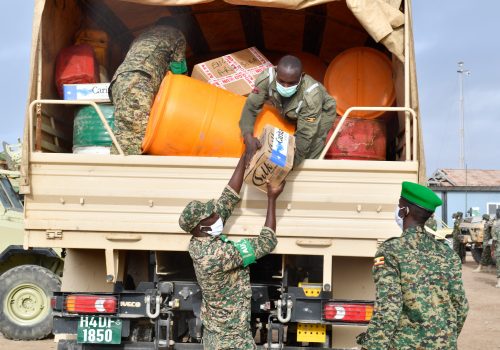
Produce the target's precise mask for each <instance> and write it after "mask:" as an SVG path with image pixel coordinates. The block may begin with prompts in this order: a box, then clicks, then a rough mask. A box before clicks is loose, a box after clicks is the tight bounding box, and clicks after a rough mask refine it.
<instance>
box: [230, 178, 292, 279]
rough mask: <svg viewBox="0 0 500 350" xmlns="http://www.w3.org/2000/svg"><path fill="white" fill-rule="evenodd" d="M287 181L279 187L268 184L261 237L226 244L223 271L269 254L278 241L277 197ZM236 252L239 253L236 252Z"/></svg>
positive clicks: (245, 264) (247, 263)
mask: <svg viewBox="0 0 500 350" xmlns="http://www.w3.org/2000/svg"><path fill="white" fill-rule="evenodd" d="M284 187H285V183H284V182H283V183H282V184H280V185H279V186H278V187H273V186H271V185H269V184H268V186H267V198H268V200H267V215H266V222H265V224H264V227H263V228H262V230H261V231H260V235H259V237H256V238H250V239H242V240H241V241H238V242H232V244H226V245H225V250H226V253H225V254H221V256H222V259H221V262H220V263H221V265H222V270H223V271H229V270H232V269H234V268H236V267H240V266H244V267H246V266H248V265H249V264H251V263H253V262H255V260H257V259H260V258H261V257H263V256H265V255H267V254H269V253H270V252H272V251H273V249H274V248H275V247H276V244H277V243H278V241H277V239H276V233H275V231H276V199H277V198H278V196H279V195H280V194H281V192H283V188H284ZM236 252H237V253H238V254H236Z"/></svg>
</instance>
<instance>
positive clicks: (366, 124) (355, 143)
mask: <svg viewBox="0 0 500 350" xmlns="http://www.w3.org/2000/svg"><path fill="white" fill-rule="evenodd" d="M339 121H340V118H337V120H336V121H335V123H334V125H333V128H332V129H331V130H330V132H329V134H328V136H327V139H328V140H329V139H330V137H331V136H332V134H333V130H335V128H336V127H337V125H338V123H339ZM386 130H387V129H386V125H385V122H384V121H383V120H382V119H363V118H347V119H346V120H345V122H344V124H343V125H342V129H340V131H339V133H338V134H337V137H336V138H335V140H334V141H333V143H332V145H331V146H330V148H329V149H328V152H327V153H326V155H325V158H326V159H355V160H385V159H386V145H387V131H386Z"/></svg>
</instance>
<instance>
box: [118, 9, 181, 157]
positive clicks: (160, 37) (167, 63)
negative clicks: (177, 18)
mask: <svg viewBox="0 0 500 350" xmlns="http://www.w3.org/2000/svg"><path fill="white" fill-rule="evenodd" d="M173 25H175V22H174V21H173V20H172V19H170V18H168V17H164V18H161V19H160V20H159V21H158V22H157V23H156V25H155V26H153V27H150V28H148V29H146V30H145V31H144V32H142V33H141V34H140V35H139V36H138V37H137V38H136V39H135V40H134V41H133V42H132V45H131V46H130V49H129V51H128V53H127V55H126V56H125V60H124V61H123V62H122V64H121V65H120V66H119V67H118V69H117V70H116V72H115V74H114V76H113V79H112V80H111V84H110V86H109V98H110V100H111V101H112V102H113V104H114V105H115V113H114V117H115V131H114V133H115V136H116V139H117V141H118V143H119V144H120V146H121V147H122V149H123V152H124V153H125V154H141V144H142V139H143V138H144V135H145V133H146V126H147V124H148V119H149V112H150V110H151V106H152V105H153V101H154V98H155V96H156V93H157V92H158V90H159V88H160V84H161V82H162V80H163V78H164V76H165V74H167V72H168V71H171V72H172V73H174V74H184V73H186V72H187V65H186V39H185V38H184V35H183V34H182V32H181V31H180V30H178V29H176V28H175V27H174V26H173ZM112 153H114V154H117V150H116V149H115V147H114V146H113V148H112Z"/></svg>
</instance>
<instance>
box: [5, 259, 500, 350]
mask: <svg viewBox="0 0 500 350" xmlns="http://www.w3.org/2000/svg"><path fill="white" fill-rule="evenodd" d="M475 267H476V264H475V263H474V262H473V260H472V257H471V256H470V255H468V256H467V263H466V264H465V265H464V266H463V279H464V284H465V289H466V291H467V297H468V299H469V303H470V312H469V315H468V317H467V321H466V322H465V325H464V329H463V331H462V334H461V335H460V338H459V342H458V345H459V349H460V350H483V349H488V350H494V349H500V340H499V338H498V337H499V334H500V288H495V284H496V278H495V272H494V271H493V270H492V271H490V272H481V273H473V272H472V270H473V269H474V268H475ZM11 349H12V350H28V349H29V350H31V349H36V350H55V349H56V345H55V343H54V341H53V340H52V339H46V340H41V341H34V342H27V341H20V342H14V341H10V340H7V339H5V338H3V337H2V336H1V335H0V350H11Z"/></svg>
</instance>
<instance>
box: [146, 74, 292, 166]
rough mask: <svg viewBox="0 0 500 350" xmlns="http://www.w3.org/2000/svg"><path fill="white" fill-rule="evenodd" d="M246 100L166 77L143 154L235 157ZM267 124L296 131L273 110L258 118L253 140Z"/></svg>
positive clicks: (194, 82)
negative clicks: (240, 121)
mask: <svg viewBox="0 0 500 350" xmlns="http://www.w3.org/2000/svg"><path fill="white" fill-rule="evenodd" d="M244 104H245V97H243V96H240V95H236V94H234V93H232V92H229V91H227V90H224V89H221V88H218V87H216V86H213V85H210V84H208V83H205V82H202V81H200V80H196V79H193V78H190V77H188V76H184V75H175V74H168V75H167V76H166V77H165V78H164V79H163V82H162V84H161V86H160V90H159V91H158V94H157V95H156V98H155V101H154V103H153V107H152V109H151V113H150V116H149V122H148V126H147V128H146V135H145V137H144V140H143V142H142V152H143V153H145V154H152V155H165V156H202V157H239V156H240V155H241V154H242V152H243V150H244V145H243V138H242V137H241V131H240V127H239V120H240V116H241V111H242V109H243V105H244ZM266 124H271V125H274V126H276V127H278V128H280V129H282V130H285V131H287V132H289V133H293V132H294V131H295V126H294V125H293V124H290V123H287V122H285V121H284V119H283V118H282V117H281V116H280V115H279V113H278V111H277V110H275V109H274V108H271V107H268V106H265V107H264V109H263V111H262V112H261V113H260V114H259V115H258V116H257V120H256V122H255V128H254V131H255V135H256V136H258V135H260V133H261V131H262V129H263V128H264V126H265V125H266Z"/></svg>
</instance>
